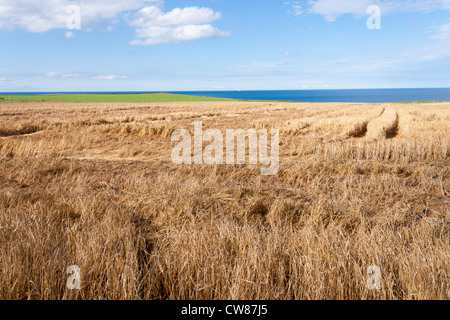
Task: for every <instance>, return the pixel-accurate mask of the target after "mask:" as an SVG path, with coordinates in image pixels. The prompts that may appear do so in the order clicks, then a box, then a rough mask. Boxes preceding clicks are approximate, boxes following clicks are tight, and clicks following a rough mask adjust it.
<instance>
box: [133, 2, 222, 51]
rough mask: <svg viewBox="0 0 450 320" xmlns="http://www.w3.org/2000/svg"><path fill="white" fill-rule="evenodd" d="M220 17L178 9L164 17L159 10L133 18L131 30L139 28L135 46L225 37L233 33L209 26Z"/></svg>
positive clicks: (147, 10)
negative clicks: (133, 27)
mask: <svg viewBox="0 0 450 320" xmlns="http://www.w3.org/2000/svg"><path fill="white" fill-rule="evenodd" d="M220 16H221V15H220V13H218V12H214V11H213V10H212V9H210V8H198V7H188V8H184V9H180V8H176V9H173V10H172V11H170V12H167V13H164V12H163V11H162V10H161V9H160V8H159V7H157V6H150V7H145V8H143V9H141V10H140V11H139V12H137V13H136V14H135V15H134V19H133V21H132V22H131V25H132V26H135V27H137V30H136V38H135V39H134V40H133V41H132V42H131V44H132V45H153V44H159V43H179V42H183V41H190V40H200V39H205V38H213V37H226V36H229V35H230V33H229V32H226V31H221V30H219V29H217V28H215V27H213V26H212V25H211V24H210V23H211V22H213V21H216V20H218V19H219V18H220Z"/></svg>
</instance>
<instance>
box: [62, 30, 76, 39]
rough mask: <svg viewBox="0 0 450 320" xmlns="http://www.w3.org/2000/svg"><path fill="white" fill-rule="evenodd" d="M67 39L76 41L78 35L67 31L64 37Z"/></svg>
mask: <svg viewBox="0 0 450 320" xmlns="http://www.w3.org/2000/svg"><path fill="white" fill-rule="evenodd" d="M64 36H65V37H66V38H67V39H75V38H76V37H77V35H76V34H75V33H73V32H72V31H67V32H66V34H65V35H64Z"/></svg>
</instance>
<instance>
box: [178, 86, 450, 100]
mask: <svg viewBox="0 0 450 320" xmlns="http://www.w3.org/2000/svg"><path fill="white" fill-rule="evenodd" d="M174 93H180V94H189V95H199V96H206V97H220V98H232V99H245V100H284V101H301V102H365V103H381V102H400V101H450V88H444V89H355V90H283V91H186V92H174Z"/></svg>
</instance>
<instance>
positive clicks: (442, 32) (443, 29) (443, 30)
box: [433, 23, 450, 40]
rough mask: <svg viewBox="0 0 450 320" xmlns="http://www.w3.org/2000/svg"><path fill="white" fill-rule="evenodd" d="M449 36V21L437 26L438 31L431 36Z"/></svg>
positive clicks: (446, 37)
mask: <svg viewBox="0 0 450 320" xmlns="http://www.w3.org/2000/svg"><path fill="white" fill-rule="evenodd" d="M449 38H450V23H448V24H444V25H442V26H440V27H438V32H437V33H436V34H435V35H434V36H433V39H436V40H445V39H449Z"/></svg>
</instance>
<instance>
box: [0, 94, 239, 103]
mask: <svg viewBox="0 0 450 320" xmlns="http://www.w3.org/2000/svg"><path fill="white" fill-rule="evenodd" d="M0 101H64V102H125V103H126V102H189V101H194V102H198V101H233V100H232V99H225V98H212V97H197V96H187V95H181V94H171V93H136V94H46V95H0ZM234 101H235V100H234Z"/></svg>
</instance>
